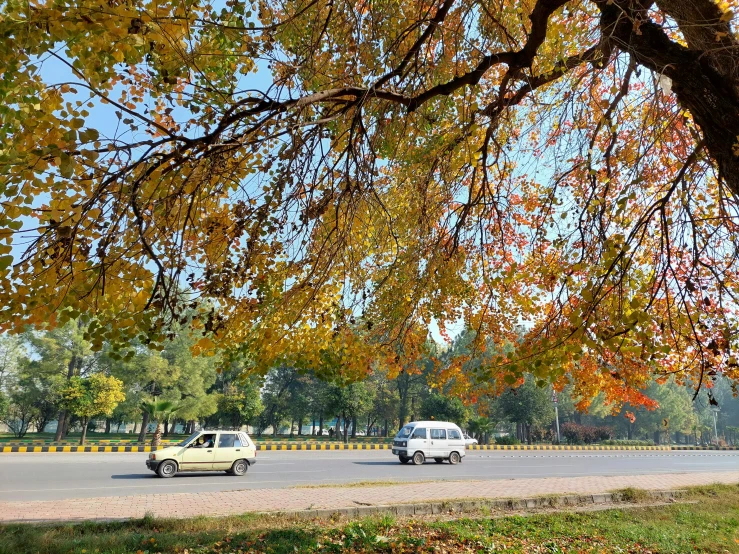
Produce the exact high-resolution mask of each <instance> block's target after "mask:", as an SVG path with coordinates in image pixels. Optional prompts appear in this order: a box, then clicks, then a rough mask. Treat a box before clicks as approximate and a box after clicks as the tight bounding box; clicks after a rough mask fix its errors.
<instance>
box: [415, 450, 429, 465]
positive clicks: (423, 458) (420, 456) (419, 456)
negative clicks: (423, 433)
mask: <svg viewBox="0 0 739 554" xmlns="http://www.w3.org/2000/svg"><path fill="white" fill-rule="evenodd" d="M425 461H426V456H424V455H423V452H416V453H415V454H413V465H417V466H420V465H423V463H424V462H425Z"/></svg>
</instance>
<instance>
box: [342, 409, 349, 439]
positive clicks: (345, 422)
mask: <svg viewBox="0 0 739 554" xmlns="http://www.w3.org/2000/svg"><path fill="white" fill-rule="evenodd" d="M343 417H344V444H348V443H349V434H348V433H349V425H347V420H346V414H344V416H343Z"/></svg>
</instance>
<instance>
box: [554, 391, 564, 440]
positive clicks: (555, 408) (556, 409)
mask: <svg viewBox="0 0 739 554" xmlns="http://www.w3.org/2000/svg"><path fill="white" fill-rule="evenodd" d="M552 404H554V421H555V423H556V425H557V444H560V443H561V442H562V439H560V436H559V408H558V406H557V391H554V390H553V391H552Z"/></svg>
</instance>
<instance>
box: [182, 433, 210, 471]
mask: <svg viewBox="0 0 739 554" xmlns="http://www.w3.org/2000/svg"><path fill="white" fill-rule="evenodd" d="M204 437H206V438H208V440H212V441H213V443H215V440H216V435H215V434H214V433H213V434H208V435H204ZM198 440H199V439H198ZM196 443H197V440H195V441H193V442H192V443H191V444H192V446H188V447H187V448H185V452H184V453H183V454H182V461H181V462H180V469H181V470H183V471H205V470H210V469H213V460H214V459H215V448H214V447H213V446H212V445H211V446H197V445H196Z"/></svg>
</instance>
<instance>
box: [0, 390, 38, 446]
mask: <svg viewBox="0 0 739 554" xmlns="http://www.w3.org/2000/svg"><path fill="white" fill-rule="evenodd" d="M34 400H35V396H34V395H33V393H29V392H27V391H24V390H23V389H20V388H17V389H14V390H13V391H12V392H11V393H10V397H9V398H8V400H7V406H6V408H5V410H4V412H3V413H2V414H0V415H1V416H2V420H0V421H2V422H3V423H5V425H7V427H8V429H10V432H11V433H13V435H15V437H16V438H19V439H20V438H23V437H24V436H25V434H26V433H27V432H28V430H29V428H30V426H31V424H32V423H33V420H34V419H35V418H36V417H37V416H38V409H37V408H36V406H35V405H34Z"/></svg>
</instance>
